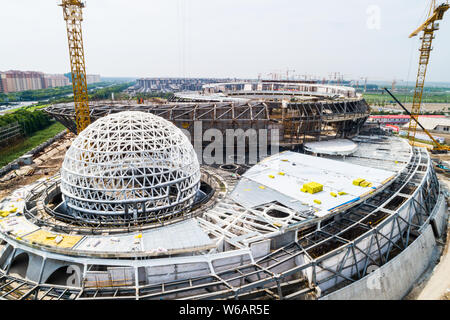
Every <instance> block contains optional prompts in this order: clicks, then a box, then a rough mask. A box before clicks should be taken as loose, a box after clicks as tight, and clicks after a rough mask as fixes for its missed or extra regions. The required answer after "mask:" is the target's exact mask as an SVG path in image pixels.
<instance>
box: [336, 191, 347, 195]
mask: <svg viewBox="0 0 450 320" xmlns="http://www.w3.org/2000/svg"><path fill="white" fill-rule="evenodd" d="M338 194H339V195H340V196H345V195H346V194H348V193H347V192H344V191H340V192H338Z"/></svg>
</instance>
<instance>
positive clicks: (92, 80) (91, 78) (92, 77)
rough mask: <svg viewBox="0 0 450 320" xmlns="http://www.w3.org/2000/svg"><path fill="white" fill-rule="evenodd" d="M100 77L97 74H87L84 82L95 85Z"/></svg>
mask: <svg viewBox="0 0 450 320" xmlns="http://www.w3.org/2000/svg"><path fill="white" fill-rule="evenodd" d="M100 81H101V80H100V75H99V74H88V75H86V82H87V84H91V83H97V82H100Z"/></svg>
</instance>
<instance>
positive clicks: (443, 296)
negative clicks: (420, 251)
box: [406, 175, 450, 300]
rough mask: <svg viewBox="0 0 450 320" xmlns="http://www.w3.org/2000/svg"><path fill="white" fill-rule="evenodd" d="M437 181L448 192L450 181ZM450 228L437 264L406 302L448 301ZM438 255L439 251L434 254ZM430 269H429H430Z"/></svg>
mask: <svg viewBox="0 0 450 320" xmlns="http://www.w3.org/2000/svg"><path fill="white" fill-rule="evenodd" d="M438 176H439V180H440V181H441V182H443V183H445V184H446V185H447V188H449V190H450V180H449V179H448V178H445V176H443V175H438ZM449 248H450V226H448V228H447V238H446V244H445V246H444V249H443V250H442V249H441V250H442V255H441V256H440V258H439V257H436V260H437V262H438V263H437V264H436V265H434V266H433V267H431V268H432V270H428V271H426V272H425V275H424V276H422V280H420V283H418V285H417V286H416V288H414V289H413V290H412V292H410V293H409V294H408V296H407V297H406V299H407V300H450V250H449ZM435 254H436V255H439V254H440V250H439V251H438V252H436V253H435ZM431 268H430V269H431Z"/></svg>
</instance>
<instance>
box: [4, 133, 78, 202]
mask: <svg viewBox="0 0 450 320" xmlns="http://www.w3.org/2000/svg"><path fill="white" fill-rule="evenodd" d="M73 139H74V135H73V134H71V133H69V134H66V135H65V137H63V138H62V139H60V140H58V141H56V142H54V143H53V144H51V145H50V146H48V147H47V148H45V150H43V151H42V152H40V153H39V154H37V155H36V156H35V157H34V159H33V164H32V165H29V166H21V167H20V168H19V169H17V170H13V171H11V172H9V173H8V174H6V175H5V176H3V177H1V178H0V199H2V198H4V197H6V196H7V195H8V194H10V193H11V192H12V191H14V190H15V189H17V188H20V187H22V186H26V185H28V184H31V183H33V182H34V181H36V180H38V179H40V178H42V177H47V176H48V177H51V176H52V175H54V174H56V173H57V172H58V171H59V169H60V168H61V164H62V162H63V160H64V155H65V154H66V151H67V149H68V148H69V146H70V144H71V142H72V140H73Z"/></svg>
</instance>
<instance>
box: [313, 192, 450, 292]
mask: <svg viewBox="0 0 450 320" xmlns="http://www.w3.org/2000/svg"><path fill="white" fill-rule="evenodd" d="M447 219H448V211H447V203H446V201H445V197H444V196H443V195H442V194H441V195H440V196H439V199H438V201H437V203H436V207H435V209H434V212H433V215H432V219H431V220H432V223H435V224H436V226H438V229H440V230H444V229H445V228H446V227H447V222H448V220H447ZM441 235H442V234H441ZM435 246H436V240H435V234H434V233H433V226H432V224H428V225H427V226H426V227H424V228H423V229H422V234H421V235H420V236H419V237H418V238H417V239H416V240H415V241H414V242H413V243H412V244H411V245H410V246H409V247H408V248H406V249H405V250H404V251H403V252H401V253H400V254H399V255H398V256H396V257H395V258H394V259H392V260H391V261H389V262H388V263H386V264H385V265H383V266H381V267H380V268H379V269H376V270H375V271H373V272H372V273H370V274H369V275H367V276H365V277H364V278H362V279H360V280H358V281H356V282H354V283H352V284H350V285H348V286H346V287H344V288H342V289H340V290H337V291H335V292H333V293H330V294H328V295H326V296H324V297H322V298H320V300H398V299H402V298H403V297H404V296H405V295H406V294H408V292H409V291H410V290H411V288H412V287H413V286H414V284H415V282H416V281H417V279H419V277H420V276H421V275H422V274H423V273H424V272H425V271H426V269H427V268H428V266H429V264H430V260H431V256H432V253H433V249H434V248H435Z"/></svg>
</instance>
